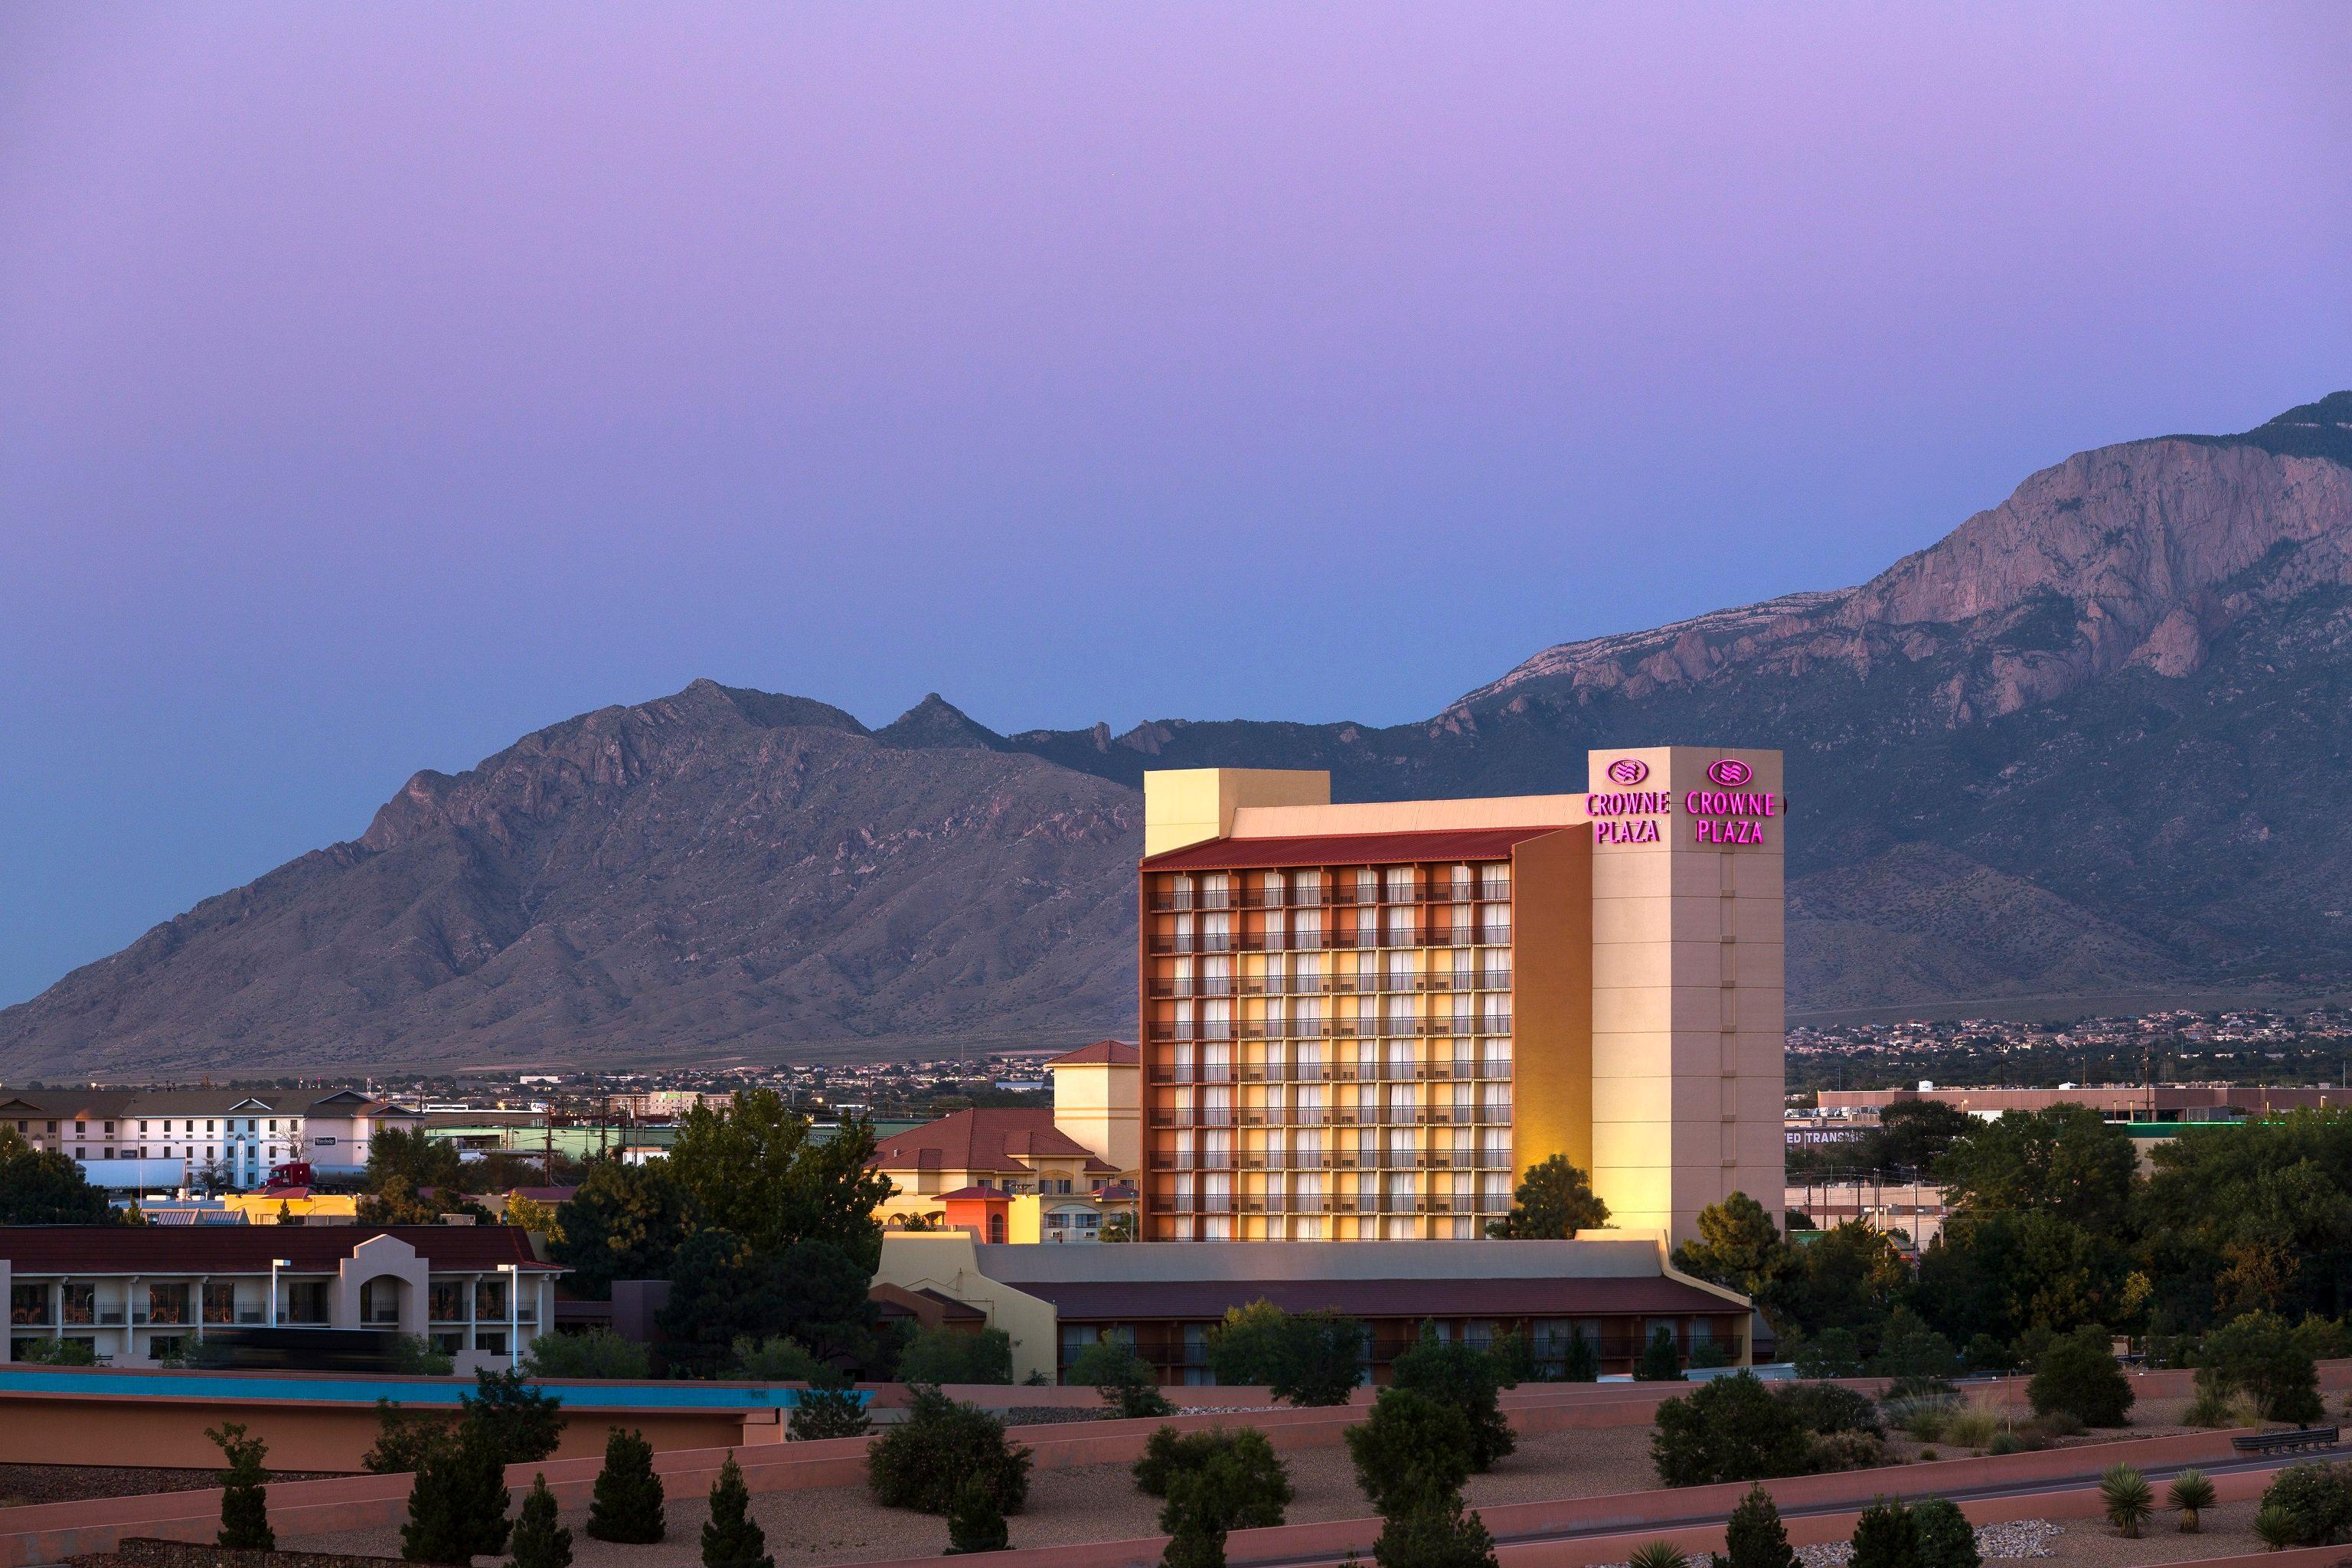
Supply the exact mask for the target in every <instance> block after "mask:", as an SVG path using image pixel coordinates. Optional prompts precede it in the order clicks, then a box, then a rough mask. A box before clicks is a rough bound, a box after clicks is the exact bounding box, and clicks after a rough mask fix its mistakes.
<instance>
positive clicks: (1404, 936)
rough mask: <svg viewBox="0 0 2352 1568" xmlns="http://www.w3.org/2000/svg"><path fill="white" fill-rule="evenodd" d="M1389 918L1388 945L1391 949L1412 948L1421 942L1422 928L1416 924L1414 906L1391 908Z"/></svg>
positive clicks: (1388, 913) (1388, 912)
mask: <svg viewBox="0 0 2352 1568" xmlns="http://www.w3.org/2000/svg"><path fill="white" fill-rule="evenodd" d="M1386 913H1387V916H1388V936H1387V938H1386V941H1387V943H1388V945H1389V946H1391V947H1412V946H1416V945H1418V944H1419V942H1420V941H1421V933H1420V928H1419V926H1417V925H1416V924H1415V923H1414V916H1413V910H1412V905H1410V904H1406V905H1403V906H1402V907H1398V908H1391V909H1390V910H1387V911H1386Z"/></svg>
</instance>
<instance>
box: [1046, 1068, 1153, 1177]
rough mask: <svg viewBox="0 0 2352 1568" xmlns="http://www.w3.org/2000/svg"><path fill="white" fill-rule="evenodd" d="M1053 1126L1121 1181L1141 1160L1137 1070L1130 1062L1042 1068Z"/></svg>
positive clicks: (1141, 1108) (1138, 1075)
mask: <svg viewBox="0 0 2352 1568" xmlns="http://www.w3.org/2000/svg"><path fill="white" fill-rule="evenodd" d="M1045 1070H1046V1072H1047V1074H1048V1075H1049V1076H1050V1077H1051V1078H1052V1079H1053V1082H1054V1125H1055V1127H1056V1128H1057V1129H1059V1130H1060V1131H1063V1132H1066V1133H1067V1134H1069V1135H1070V1136H1071V1137H1072V1138H1075V1139H1076V1140H1077V1141H1078V1142H1081V1143H1083V1144H1085V1145H1086V1146H1087V1148H1088V1149H1089V1150H1091V1151H1092V1152H1094V1153H1095V1154H1097V1156H1099V1157H1100V1158H1101V1159H1102V1160H1103V1161H1105V1162H1106V1163H1108V1164H1111V1165H1114V1166H1117V1167H1118V1172H1119V1173H1120V1176H1121V1178H1122V1179H1124V1180H1128V1181H1132V1180H1134V1178H1135V1171H1136V1167H1137V1166H1138V1165H1139V1164H1140V1163H1141V1162H1142V1158H1143V1142H1142V1120H1141V1119H1142V1114H1143V1100H1142V1097H1141V1095H1140V1093H1139V1091H1138V1089H1137V1083H1138V1080H1139V1077H1140V1074H1141V1068H1139V1066H1138V1064H1136V1063H1134V1062H1131V1061H1122V1062H1115V1061H1085V1062H1048V1063H1046V1064H1045Z"/></svg>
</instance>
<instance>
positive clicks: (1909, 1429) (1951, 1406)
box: [1886, 1398, 1959, 1443]
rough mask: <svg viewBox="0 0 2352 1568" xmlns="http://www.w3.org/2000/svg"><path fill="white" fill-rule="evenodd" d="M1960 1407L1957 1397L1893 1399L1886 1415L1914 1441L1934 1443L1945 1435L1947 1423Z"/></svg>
mask: <svg viewBox="0 0 2352 1568" xmlns="http://www.w3.org/2000/svg"><path fill="white" fill-rule="evenodd" d="M1958 1408H1959V1402H1958V1400H1955V1399H1937V1398H1927V1399H1891V1400H1889V1401H1887V1403H1886V1415H1887V1419H1889V1420H1891V1421H1893V1422H1894V1423H1895V1426H1898V1427H1900V1428H1901V1429H1902V1430H1903V1432H1904V1434H1905V1435H1906V1436H1909V1437H1911V1438H1912V1439H1913V1440H1914V1441H1916V1442H1921V1443H1933V1442H1937V1441H1939V1440H1940V1439H1941V1438H1942V1437H1943V1436H1944V1425H1945V1423H1946V1422H1948V1421H1949V1420H1950V1419H1951V1417H1952V1416H1953V1415H1954V1414H1955V1413H1957V1411H1958Z"/></svg>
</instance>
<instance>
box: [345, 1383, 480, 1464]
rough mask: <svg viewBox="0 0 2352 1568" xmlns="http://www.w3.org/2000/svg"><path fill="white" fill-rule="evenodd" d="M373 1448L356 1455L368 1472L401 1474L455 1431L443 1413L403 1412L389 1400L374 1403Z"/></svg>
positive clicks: (421, 1460) (421, 1462) (420, 1462)
mask: <svg viewBox="0 0 2352 1568" xmlns="http://www.w3.org/2000/svg"><path fill="white" fill-rule="evenodd" d="M375 1423H376V1426H375V1447H373V1448H370V1449H369V1450H368V1451H367V1452H366V1453H365V1454H363V1455H362V1456H361V1457H360V1468H362V1469H363V1470H365V1471H367V1472H368V1473H369V1474H370V1475H376V1476H404V1475H408V1474H410V1473H411V1472H413V1471H415V1469H416V1468H418V1467H419V1466H421V1465H423V1464H424V1463H425V1455H426V1454H428V1453H430V1452H431V1451H432V1449H433V1446H434V1445H435V1444H436V1443H438V1442H439V1441H441V1440H442V1439H443V1438H444V1437H446V1436H450V1435H451V1434H452V1433H454V1432H455V1431H456V1430H457V1423H456V1422H454V1421H452V1420H450V1419H449V1417H447V1416H446V1415H427V1414H425V1412H423V1411H415V1412H411V1411H405V1410H403V1409H401V1407H400V1406H399V1405H394V1403H393V1402H392V1401H391V1400H389V1399H379V1400H377V1401H376V1402H375Z"/></svg>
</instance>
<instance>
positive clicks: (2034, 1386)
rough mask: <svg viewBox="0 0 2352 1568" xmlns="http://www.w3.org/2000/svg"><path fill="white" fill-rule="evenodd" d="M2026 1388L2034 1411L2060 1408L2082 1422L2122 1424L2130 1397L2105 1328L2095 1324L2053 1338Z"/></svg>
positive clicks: (2127, 1385) (2121, 1369) (2094, 1424)
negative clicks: (2109, 1345) (2109, 1344)
mask: <svg viewBox="0 0 2352 1568" xmlns="http://www.w3.org/2000/svg"><path fill="white" fill-rule="evenodd" d="M2025 1393H2026V1397H2027V1398H2028V1399H2029V1400H2031V1401H2032V1404H2033V1408H2034V1412H2035V1413H2036V1414H2037V1415H2047V1414H2050V1413H2051V1412H2053V1411H2061V1410H2063V1411H2064V1412H2066V1413H2067V1414H2068V1415H2073V1416H2074V1418H2075V1419H2076V1420H2078V1421H2080V1422H2082V1423H2083V1425H2084V1426H2123V1425H2124V1424H2125V1422H2126V1419H2127V1417H2126V1412H2127V1411H2129V1410H2130V1409H2131V1407H2132V1397H2133V1395H2132V1387H2131V1382H2130V1380H2129V1379H2128V1378H2126V1377H2125V1376H2124V1369H2123V1368H2122V1367H2120V1366H2118V1365H2116V1358H2115V1353H2114V1352H2113V1351H2111V1350H2110V1349H2109V1348H2108V1343H2107V1333H2106V1331H2105V1330H2104V1329H2101V1328H2097V1327H2095V1326H2092V1327H2085V1328H2081V1329H2077V1330H2075V1331H2074V1332H2073V1333H2071V1334H2066V1335H2063V1336H2061V1337H2059V1338H2056V1339H2053V1340H2052V1341H2051V1342H2050V1346H2049V1348H2048V1349H2047V1350H2045V1351H2043V1352H2042V1358H2041V1360H2040V1361H2039V1362H2038V1363H2036V1364H2035V1366H2034V1369H2033V1381H2032V1383H2031V1384H2027V1385H2026V1391H2025Z"/></svg>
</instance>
